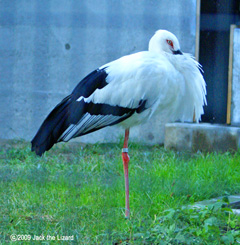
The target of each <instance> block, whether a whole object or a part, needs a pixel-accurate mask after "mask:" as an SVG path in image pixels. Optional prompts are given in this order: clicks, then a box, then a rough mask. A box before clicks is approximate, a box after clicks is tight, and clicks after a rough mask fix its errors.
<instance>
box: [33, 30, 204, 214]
mask: <svg viewBox="0 0 240 245" xmlns="http://www.w3.org/2000/svg"><path fill="white" fill-rule="evenodd" d="M201 71H202V69H201V66H200V64H199V63H198V62H197V61H196V60H194V58H193V57H192V56H191V55H190V54H187V53H182V52H181V50H180V45H179V42H178V39H177V38H176V36H175V35H174V34H172V33H170V32H168V31H166V30H158V31H157V32H156V33H155V34H154V35H153V37H152V38H151V39H150V41H149V47H148V51H142V52H138V53H134V54H131V55H127V56H123V57H121V58H119V59H117V60H114V61H112V62H110V63H107V64H105V65H103V66H101V67H99V68H98V69H96V70H94V71H93V72H91V73H90V74H89V75H88V76H86V77H85V78H83V79H82V80H81V81H80V82H79V83H78V85H77V86H76V87H75V89H74V90H73V91H72V93H71V94H70V95H68V96H67V97H66V98H64V99H63V100H62V101H61V102H60V103H59V104H58V105H57V106H56V107H55V108H54V109H53V110H52V112H51V113H50V114H49V115H48V116H47V118H46V119H45V121H44V122H43V124H42V125H41V127H40V128H39V130H38V132H37V134H36V136H35V137H34V138H33V140H32V142H31V143H32V151H35V152H36V154H37V155H39V156H41V155H42V154H43V153H44V152H45V151H48V150H49V149H50V148H51V147H52V146H53V145H54V144H56V143H58V142H60V141H65V142H66V141H69V140H70V139H72V138H75V137H78V136H82V135H85V134H89V133H91V132H94V131H96V130H99V129H101V128H104V127H107V126H112V125H115V124H119V125H121V126H122V127H123V128H124V129H125V139H124V144H123V149H122V160H123V166H124V177H125V192H126V193H125V196H126V197H125V205H126V206H125V215H126V217H129V214H130V209H129V180H128V163H129V156H128V138H129V128H130V127H132V126H135V125H138V124H141V123H144V122H146V121H147V120H149V119H150V118H151V117H152V116H153V115H154V114H158V115H159V116H160V117H162V119H163V121H165V122H170V121H176V120H180V121H192V119H193V117H195V120H196V121H197V122H199V120H200V119H201V115H202V114H203V112H204V111H203V106H204V105H205V104H206V84H205V81H204V79H203V76H202V73H201Z"/></svg>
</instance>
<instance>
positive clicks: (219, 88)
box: [199, 0, 240, 123]
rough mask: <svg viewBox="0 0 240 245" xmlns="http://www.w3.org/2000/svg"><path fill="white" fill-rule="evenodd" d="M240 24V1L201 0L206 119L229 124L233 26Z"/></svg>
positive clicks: (201, 54) (201, 40)
mask: <svg viewBox="0 0 240 245" xmlns="http://www.w3.org/2000/svg"><path fill="white" fill-rule="evenodd" d="M239 23H240V0H213V1H208V0H203V1H201V18H200V50H199V62H200V63H201V64H202V66H203V70H204V78H205V80H206V83H207V100H208V106H206V107H205V114H204V115H203V116H202V121H203V122H211V123H226V113H227V93H228V91H227V88H228V59H229V35H230V25H231V24H237V25H239Z"/></svg>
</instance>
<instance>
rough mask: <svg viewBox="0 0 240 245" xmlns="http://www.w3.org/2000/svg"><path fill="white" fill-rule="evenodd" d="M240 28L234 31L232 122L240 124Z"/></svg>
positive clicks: (236, 124)
mask: <svg viewBox="0 0 240 245" xmlns="http://www.w3.org/2000/svg"><path fill="white" fill-rule="evenodd" d="M239 91H240V28H235V29H234V33H233V71H232V106H231V109H232V111H231V124H232V125H235V126H240V94H239Z"/></svg>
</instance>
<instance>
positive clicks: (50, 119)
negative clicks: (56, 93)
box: [31, 95, 71, 156]
mask: <svg viewBox="0 0 240 245" xmlns="http://www.w3.org/2000/svg"><path fill="white" fill-rule="evenodd" d="M70 103H71V95H69V96H67V97H66V98H65V99H63V100H62V101H61V102H60V103H59V104H58V105H57V106H56V107H55V108H54V109H53V110H52V112H51V113H50V114H49V115H48V116H47V118H46V119H45V121H44V122H43V124H42V125H41V127H40V128H39V130H38V132H37V134H36V135H35V137H34V138H33V140H32V141H31V143H32V151H35V152H36V154H37V155H39V156H41V155H42V154H43V153H44V152H45V151H48V150H49V149H51V148H52V146H53V145H54V144H55V143H57V141H58V139H59V137H60V136H61V134H62V133H63V132H64V130H65V120H66V118H67V116H68V111H69V105H70Z"/></svg>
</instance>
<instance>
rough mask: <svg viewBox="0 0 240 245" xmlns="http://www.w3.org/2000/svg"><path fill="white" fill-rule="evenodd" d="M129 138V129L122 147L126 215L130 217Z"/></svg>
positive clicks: (126, 131)
mask: <svg viewBox="0 0 240 245" xmlns="http://www.w3.org/2000/svg"><path fill="white" fill-rule="evenodd" d="M128 138H129V129H126V130H125V138H124V144H123V149H122V159H123V169H124V178H125V216H126V218H129V214H130V209H129V179H128V163H129V159H130V158H129V156H128Z"/></svg>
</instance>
